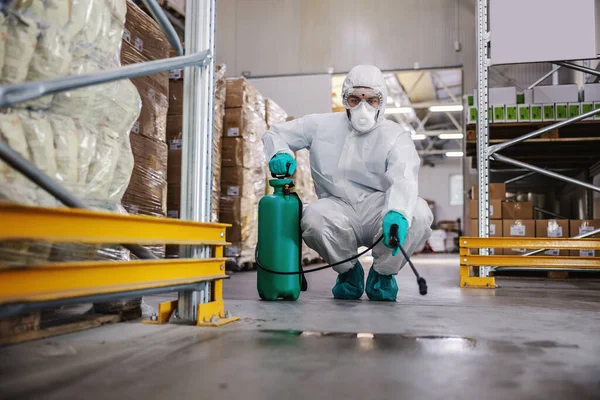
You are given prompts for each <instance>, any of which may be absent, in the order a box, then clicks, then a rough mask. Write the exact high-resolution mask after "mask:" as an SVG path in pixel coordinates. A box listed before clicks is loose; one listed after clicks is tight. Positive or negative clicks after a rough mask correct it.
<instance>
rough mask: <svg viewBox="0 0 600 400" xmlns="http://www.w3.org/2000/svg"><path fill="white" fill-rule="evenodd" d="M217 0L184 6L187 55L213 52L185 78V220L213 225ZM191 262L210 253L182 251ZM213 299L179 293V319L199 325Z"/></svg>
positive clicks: (199, 249)
mask: <svg viewBox="0 0 600 400" xmlns="http://www.w3.org/2000/svg"><path fill="white" fill-rule="evenodd" d="M215 14H216V1H215V0H197V1H188V2H187V4H186V15H187V18H186V21H185V25H186V26H185V46H186V49H185V51H186V54H194V53H198V52H201V51H208V52H209V55H210V56H209V59H208V61H207V63H205V64H204V66H203V67H201V68H190V67H188V68H186V70H185V74H184V93H183V96H184V107H183V143H182V157H181V158H182V166H181V172H182V173H181V180H182V182H181V218H182V219H186V220H191V221H199V222H209V221H210V217H211V203H212V174H213V171H212V159H213V154H212V153H213V119H214V107H213V102H214V68H215V59H214V54H215ZM183 252H184V255H185V256H186V257H191V258H206V257H209V249H208V248H206V247H184V248H183ZM209 299H210V285H206V286H205V288H204V290H199V291H184V292H180V293H179V316H180V317H181V318H182V319H185V320H190V321H195V320H196V316H197V314H196V312H197V306H198V304H201V303H206V302H208V301H209Z"/></svg>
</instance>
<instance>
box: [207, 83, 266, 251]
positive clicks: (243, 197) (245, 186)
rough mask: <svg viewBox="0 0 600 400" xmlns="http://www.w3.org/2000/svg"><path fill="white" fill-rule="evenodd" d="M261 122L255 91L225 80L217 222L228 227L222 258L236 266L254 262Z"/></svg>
mask: <svg viewBox="0 0 600 400" xmlns="http://www.w3.org/2000/svg"><path fill="white" fill-rule="evenodd" d="M265 120H266V112H265V102H264V99H263V97H262V95H261V94H260V93H259V92H258V90H257V89H256V88H255V87H254V86H252V85H251V84H250V83H249V82H248V81H247V80H246V79H244V78H233V79H227V90H226V98H225V123H224V130H223V133H224V136H223V144H222V151H223V157H222V167H223V168H222V175H221V209H220V213H219V220H220V221H221V222H224V223H228V224H232V227H231V228H229V229H228V230H227V240H228V241H229V242H231V243H232V246H230V247H227V248H226V249H225V255H226V256H227V257H236V258H237V260H238V262H239V263H244V262H250V261H252V260H253V259H254V250H255V248H256V242H257V240H258V202H259V200H260V199H261V197H262V196H264V194H265V157H264V151H263V144H262V137H263V135H264V134H265V132H266V130H267V124H266V121H265Z"/></svg>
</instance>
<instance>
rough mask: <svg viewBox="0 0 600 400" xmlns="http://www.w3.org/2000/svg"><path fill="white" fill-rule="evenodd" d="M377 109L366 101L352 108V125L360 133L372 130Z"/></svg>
mask: <svg viewBox="0 0 600 400" xmlns="http://www.w3.org/2000/svg"><path fill="white" fill-rule="evenodd" d="M376 116H377V109H376V108H373V107H371V106H370V105H368V104H367V103H365V102H364V101H361V102H360V104H359V105H358V106H356V107H354V108H351V109H350V122H351V123H352V127H353V128H354V129H356V130H357V131H358V132H360V133H365V132H368V131H369V130H371V128H373V126H374V125H375V122H377V121H376V120H375V118H376Z"/></svg>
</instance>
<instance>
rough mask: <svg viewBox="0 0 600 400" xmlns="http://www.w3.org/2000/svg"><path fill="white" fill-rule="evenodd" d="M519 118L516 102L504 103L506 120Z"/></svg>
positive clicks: (510, 120)
mask: <svg viewBox="0 0 600 400" xmlns="http://www.w3.org/2000/svg"><path fill="white" fill-rule="evenodd" d="M518 120H519V111H518V109H517V105H516V104H507V105H506V122H517V121H518Z"/></svg>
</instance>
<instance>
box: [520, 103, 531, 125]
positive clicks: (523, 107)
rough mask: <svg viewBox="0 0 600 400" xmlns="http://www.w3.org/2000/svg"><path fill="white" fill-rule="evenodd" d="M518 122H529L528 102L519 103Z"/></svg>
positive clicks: (529, 107)
mask: <svg viewBox="0 0 600 400" xmlns="http://www.w3.org/2000/svg"><path fill="white" fill-rule="evenodd" d="M517 107H518V109H519V115H518V119H519V122H529V121H531V106H530V105H529V104H519V105H518V106H517Z"/></svg>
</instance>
